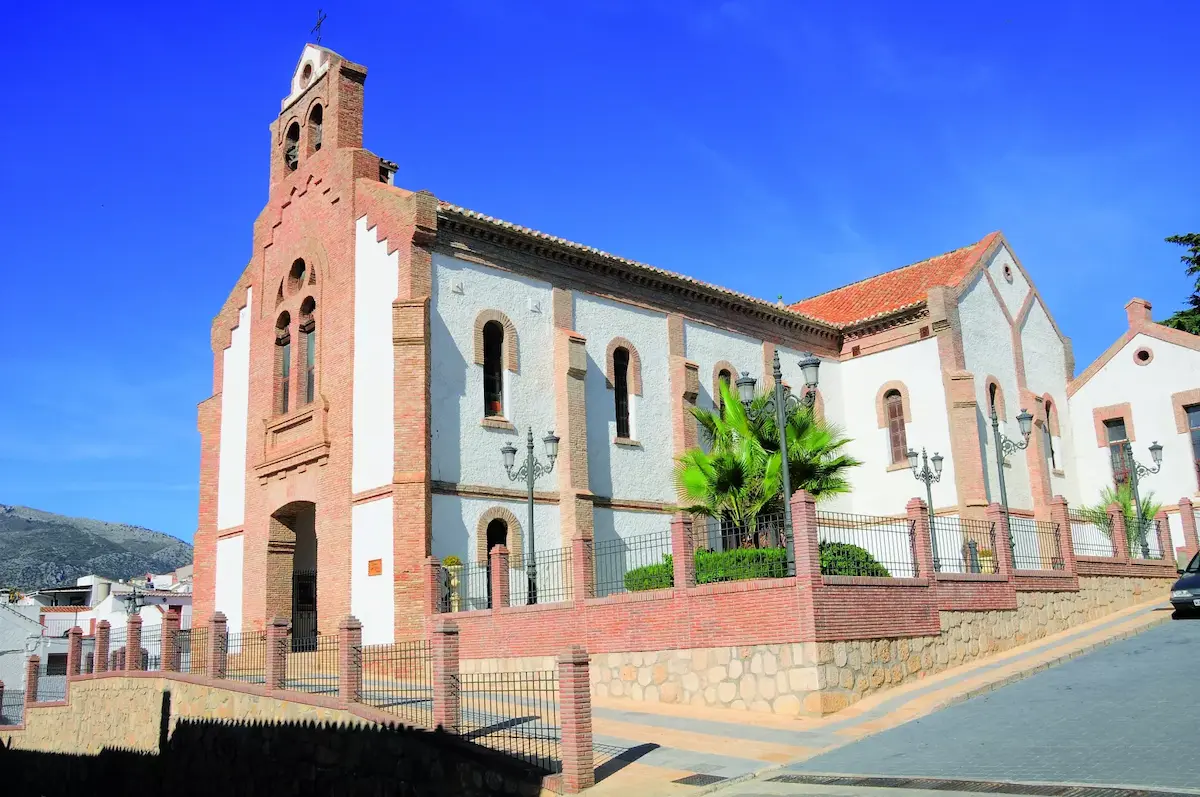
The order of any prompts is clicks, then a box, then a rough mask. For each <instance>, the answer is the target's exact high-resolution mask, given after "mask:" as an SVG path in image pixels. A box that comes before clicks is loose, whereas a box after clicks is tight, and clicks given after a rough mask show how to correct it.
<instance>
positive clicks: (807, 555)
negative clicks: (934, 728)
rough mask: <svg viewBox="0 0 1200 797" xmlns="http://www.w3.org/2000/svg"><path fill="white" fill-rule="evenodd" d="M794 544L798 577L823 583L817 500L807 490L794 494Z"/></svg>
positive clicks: (817, 583)
mask: <svg viewBox="0 0 1200 797" xmlns="http://www.w3.org/2000/svg"><path fill="white" fill-rule="evenodd" d="M792 526H793V529H792V536H793V541H792V545H793V546H794V547H795V549H796V578H797V579H798V580H800V581H807V582H809V583H810V584H811V585H813V586H820V584H821V554H820V549H819V540H820V537H819V532H818V529H817V502H816V499H814V498H813V497H812V495H811V494H810V493H809V492H808V491H807V490H797V491H796V494H795V495H793V496H792Z"/></svg>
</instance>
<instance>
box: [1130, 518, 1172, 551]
mask: <svg viewBox="0 0 1200 797" xmlns="http://www.w3.org/2000/svg"><path fill="white" fill-rule="evenodd" d="M1125 536H1126V537H1127V538H1128V542H1129V558H1130V559H1162V558H1163V551H1162V545H1161V544H1159V539H1158V521H1157V520H1156V519H1155V518H1142V519H1141V523H1138V521H1137V520H1135V519H1134V518H1125Z"/></svg>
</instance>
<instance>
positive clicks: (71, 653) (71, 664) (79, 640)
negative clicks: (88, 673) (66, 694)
mask: <svg viewBox="0 0 1200 797" xmlns="http://www.w3.org/2000/svg"><path fill="white" fill-rule="evenodd" d="M82 663H83V629H82V628H80V627H79V626H75V627H74V628H72V629H71V630H70V631H68V632H67V677H68V678H69V677H71V676H72V675H79V673H80V672H81V671H82V666H81V665H82Z"/></svg>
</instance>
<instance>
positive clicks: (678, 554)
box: [671, 512, 696, 589]
mask: <svg viewBox="0 0 1200 797" xmlns="http://www.w3.org/2000/svg"><path fill="white" fill-rule="evenodd" d="M671 566H672V569H673V570H674V572H673V574H672V575H673V576H674V581H675V589H687V588H688V587H694V586H696V552H695V549H694V540H693V539H692V523H691V521H690V520H688V518H687V517H686V516H684V514H683V513H682V512H677V513H676V514H675V515H673V516H672V517H671Z"/></svg>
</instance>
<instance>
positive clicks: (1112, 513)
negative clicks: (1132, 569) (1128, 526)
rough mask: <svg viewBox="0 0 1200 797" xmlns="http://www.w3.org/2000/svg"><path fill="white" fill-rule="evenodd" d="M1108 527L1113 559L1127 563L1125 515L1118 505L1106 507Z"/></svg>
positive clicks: (1127, 548) (1127, 537) (1127, 543)
mask: <svg viewBox="0 0 1200 797" xmlns="http://www.w3.org/2000/svg"><path fill="white" fill-rule="evenodd" d="M1108 525H1109V527H1110V528H1111V529H1112V544H1113V558H1114V559H1116V560H1117V561H1118V562H1128V561H1129V536H1128V534H1127V532H1126V530H1125V513H1124V512H1123V511H1122V510H1121V507H1120V505H1119V504H1109V505H1108Z"/></svg>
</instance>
